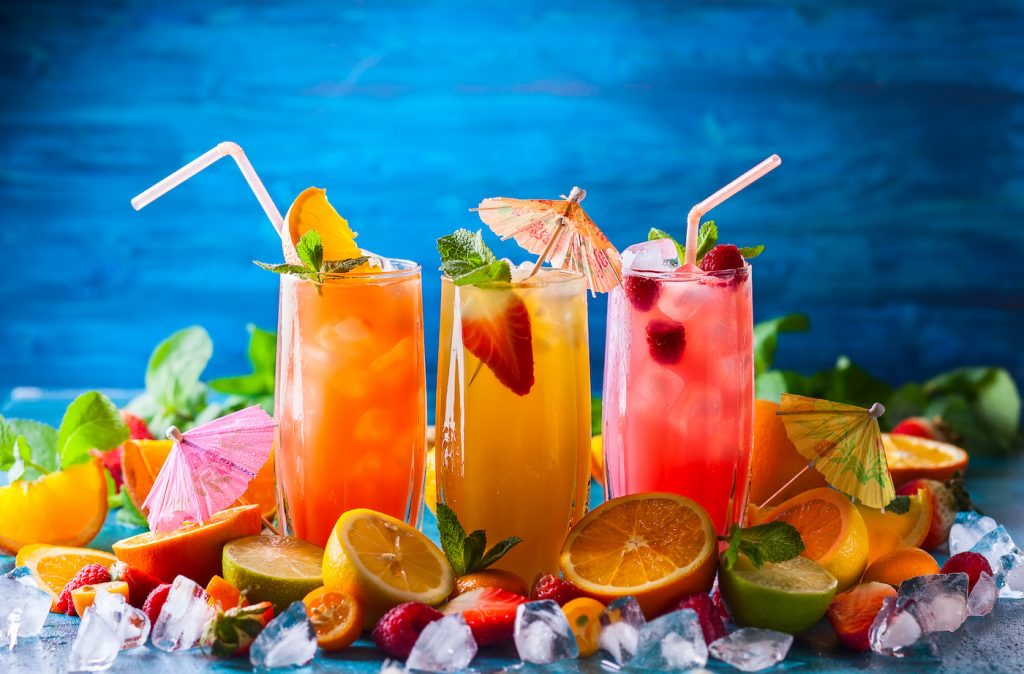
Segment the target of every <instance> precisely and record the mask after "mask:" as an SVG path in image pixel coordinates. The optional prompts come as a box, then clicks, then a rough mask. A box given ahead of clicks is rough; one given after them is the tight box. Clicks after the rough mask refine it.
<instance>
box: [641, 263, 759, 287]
mask: <svg viewBox="0 0 1024 674" xmlns="http://www.w3.org/2000/svg"><path fill="white" fill-rule="evenodd" d="M743 262H744V265H743V266H742V267H740V268H739V269H719V270H717V271H701V273H699V274H695V273H693V272H680V271H679V270H680V269H682V267H677V268H676V269H673V270H671V271H665V270H659V269H630V268H626V267H623V269H622V276H623V278H625V277H626V276H640V277H643V278H646V279H652V280H657V281H670V282H675V283H686V282H693V281H699V280H701V279H706V278H708V277H711V278H716V279H725V280H732V279H733V278H735V277H736V276H739V275H741V274H742V275H744V276H749V275H750V273H751V271H752V270H753V267H752V266H751V264H750V261H749V260H743Z"/></svg>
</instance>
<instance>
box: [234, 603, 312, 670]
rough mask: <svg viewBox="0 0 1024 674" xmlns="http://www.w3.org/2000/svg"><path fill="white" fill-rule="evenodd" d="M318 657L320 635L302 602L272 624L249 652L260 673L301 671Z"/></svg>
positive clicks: (271, 622) (258, 637)
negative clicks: (317, 642) (265, 670)
mask: <svg viewBox="0 0 1024 674" xmlns="http://www.w3.org/2000/svg"><path fill="white" fill-rule="evenodd" d="M314 655H316V632H315V631H314V630H313V623H311V622H309V616H307V615H306V606H305V604H303V603H302V602H301V601H295V602H292V605H291V606H289V607H288V608H287V609H285V610H284V612H282V613H281V614H280V615H279V616H277V617H276V618H274V619H273V620H271V621H270V622H269V623H268V624H267V626H266V627H264V628H263V631H262V632H260V633H259V636H257V637H256V639H255V640H254V641H253V642H252V646H250V648H249V662H250V663H252V666H253V667H255V668H256V669H274V668H275V667H300V666H302V665H304V664H306V663H308V662H309V661H310V660H312V659H313V656H314Z"/></svg>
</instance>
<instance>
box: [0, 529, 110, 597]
mask: <svg viewBox="0 0 1024 674" xmlns="http://www.w3.org/2000/svg"><path fill="white" fill-rule="evenodd" d="M116 561H117V558H116V557H114V555H112V554H110V553H109V552H102V551H100V550H90V549H89V548H69V547H64V546H59V545H44V544H38V545H26V546H25V547H23V548H22V549H21V550H19V551H18V557H17V558H16V559H15V560H14V565H15V566H26V567H28V569H29V571H31V572H32V577H33V578H34V579H35V581H36V584H38V585H39V587H41V588H43V589H44V590H46V591H47V592H48V593H49V594H50V597H51V598H52V600H53V603H52V604H51V605H50V610H51V611H53V612H55V613H56V612H57V598H58V597H60V593H61V590H63V589H64V586H65V585H67V584H68V581H69V580H71V578H72V576H74V575H75V574H76V573H78V571H79V570H80V569H81V568H82V567H83V566H88V565H89V564H102V565H103V566H110V565H111V564H113V563H114V562H116Z"/></svg>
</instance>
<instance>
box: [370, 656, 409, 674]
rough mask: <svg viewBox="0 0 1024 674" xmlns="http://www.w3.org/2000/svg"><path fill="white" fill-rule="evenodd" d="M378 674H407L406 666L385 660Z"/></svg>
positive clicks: (389, 659) (395, 661)
mask: <svg viewBox="0 0 1024 674" xmlns="http://www.w3.org/2000/svg"><path fill="white" fill-rule="evenodd" d="M377 674H405V666H404V665H402V663H401V662H398V661H397V660H392V659H391V658H385V660H384V662H382V663H380V671H379V672H378V673H377Z"/></svg>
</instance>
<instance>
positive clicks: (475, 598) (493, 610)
mask: <svg viewBox="0 0 1024 674" xmlns="http://www.w3.org/2000/svg"><path fill="white" fill-rule="evenodd" d="M527 601H529V600H528V599H527V598H526V597H524V596H523V595H521V594H516V593H514V592H509V591H508V590H503V589H501V588H500V587H481V588H477V589H476V590H470V591H469V592H467V593H465V594H460V595H459V596H458V597H456V598H455V599H452V600H451V601H450V602H448V604H447V605H446V606H445V607H444V613H445V615H451V614H452V613H461V614H462V617H463V618H465V619H466V624H467V625H469V629H471V630H473V638H474V639H475V640H476V642H477V643H478V644H480V645H481V646H491V645H494V644H497V643H500V642H502V641H504V640H505V639H508V638H511V636H512V630H513V628H514V627H515V624H516V609H518V607H519V605H520V604H525V603H526V602H527Z"/></svg>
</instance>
